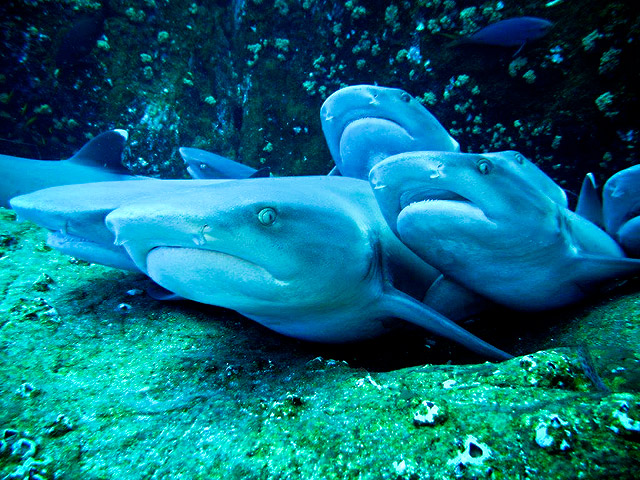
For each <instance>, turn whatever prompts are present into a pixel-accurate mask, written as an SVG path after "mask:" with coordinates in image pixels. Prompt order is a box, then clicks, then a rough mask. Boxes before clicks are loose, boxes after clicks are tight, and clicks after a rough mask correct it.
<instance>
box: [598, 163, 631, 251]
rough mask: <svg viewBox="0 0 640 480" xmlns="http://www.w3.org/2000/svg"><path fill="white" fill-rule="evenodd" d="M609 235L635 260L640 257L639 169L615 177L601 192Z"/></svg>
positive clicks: (626, 170) (627, 170)
mask: <svg viewBox="0 0 640 480" xmlns="http://www.w3.org/2000/svg"><path fill="white" fill-rule="evenodd" d="M602 201H603V202H602V208H603V217H604V224H605V228H606V230H607V232H609V234H611V235H612V236H613V237H614V238H616V239H617V240H618V242H619V243H620V244H621V245H622V247H623V248H624V250H625V251H626V252H627V254H629V255H630V256H633V257H640V165H634V166H632V167H629V168H626V169H624V170H622V171H620V172H618V173H616V174H615V175H613V176H612V177H611V178H610V179H609V180H607V182H606V183H605V184H604V188H603V189H602Z"/></svg>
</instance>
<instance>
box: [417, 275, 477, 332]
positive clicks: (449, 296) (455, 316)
mask: <svg viewBox="0 0 640 480" xmlns="http://www.w3.org/2000/svg"><path fill="white" fill-rule="evenodd" d="M422 302H423V303H424V304H425V305H427V306H428V307H430V308H433V309H434V310H436V311H438V312H440V313H441V314H442V315H444V316H445V317H447V318H449V319H451V320H453V321H454V322H459V321H460V320H463V319H465V318H468V317H470V316H471V315H475V314H477V313H480V312H482V311H483V310H485V309H486V308H487V304H488V303H489V301H488V300H487V299H486V298H484V297H482V296H480V295H478V294H477V293H475V292H472V291H471V290H469V289H468V288H466V287H464V286H462V285H460V284H459V283H457V282H454V281H453V280H451V279H449V278H447V277H445V276H444V275H440V276H439V277H438V278H437V279H436V281H435V282H433V284H432V285H431V286H430V287H429V290H427V293H426V295H425V297H424V300H423V301H422Z"/></svg>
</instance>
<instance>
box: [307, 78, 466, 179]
mask: <svg viewBox="0 0 640 480" xmlns="http://www.w3.org/2000/svg"><path fill="white" fill-rule="evenodd" d="M320 120H321V122H322V130H323V132H324V135H325V139H326V140H327V144H328V146H329V151H330V152H331V156H332V157H333V159H334V162H335V163H336V166H337V167H338V170H340V172H341V173H342V175H344V176H348V177H355V178H361V179H367V178H368V175H369V170H370V169H371V167H372V166H373V165H375V164H376V163H378V162H380V161H382V160H383V159H384V158H386V157H388V156H390V155H394V154H396V153H401V152H407V151H417V150H435V151H459V145H458V142H456V141H455V140H454V139H453V138H452V137H451V136H450V135H449V133H448V132H447V131H446V130H445V129H444V128H443V127H442V125H440V123H439V122H438V120H437V119H436V118H435V117H434V116H433V115H431V113H429V111H428V110H427V109H426V108H424V107H423V106H422V105H421V104H420V103H419V102H418V101H417V100H416V99H415V98H414V97H412V96H411V95H409V94H408V93H407V92H405V91H404V90H400V89H397V88H387V87H378V86H373V85H356V86H351V87H346V88H343V89H341V90H338V91H337V92H335V93H334V94H333V95H331V96H330V97H329V98H327V100H326V101H325V102H324V104H323V105H322V108H321V110H320Z"/></svg>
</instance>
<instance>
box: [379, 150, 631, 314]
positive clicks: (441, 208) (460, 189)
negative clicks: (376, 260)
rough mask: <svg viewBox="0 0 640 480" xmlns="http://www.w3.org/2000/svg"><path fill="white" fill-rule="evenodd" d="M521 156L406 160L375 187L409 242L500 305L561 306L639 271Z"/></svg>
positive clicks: (440, 155) (384, 172)
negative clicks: (516, 159) (614, 280)
mask: <svg viewBox="0 0 640 480" xmlns="http://www.w3.org/2000/svg"><path fill="white" fill-rule="evenodd" d="M515 154H516V152H500V153H493V154H461V153H449V152H412V153H405V154H399V155H396V156H393V157H390V158H388V159H387V160H385V161H383V162H381V163H380V164H378V165H376V166H375V167H374V168H373V169H372V171H371V174H370V181H371V185H372V187H373V189H374V193H375V196H376V199H377V200H378V203H379V204H380V207H381V209H382V211H383V214H384V216H385V218H386V219H387V221H388V222H389V224H390V226H391V227H392V229H393V230H394V231H395V232H397V234H398V236H399V238H400V239H401V240H402V241H403V243H405V244H406V245H407V246H408V247H409V248H411V249H412V250H413V251H414V252H416V253H417V254H418V255H419V256H420V257H421V258H422V259H424V260H425V261H426V262H427V263H429V264H430V265H433V266H434V267H436V268H437V269H438V270H440V271H441V272H442V273H443V275H445V277H447V278H449V279H452V280H453V281H455V282H457V283H459V284H460V285H463V286H464V287H466V288H468V289H470V290H472V291H474V292H477V293H479V294H481V295H483V296H485V297H486V298H489V299H491V300H493V301H494V302H496V303H498V304H501V305H505V306H507V307H511V308H514V309H520V310H544V309H549V308H554V307H560V306H563V305H567V304H570V303H573V302H576V301H579V300H581V299H582V298H584V297H585V296H586V295H587V294H588V293H589V292H591V291H593V290H595V289H596V288H597V287H598V286H599V285H601V284H602V283H604V282H607V281H610V280H612V279H613V278H615V277H622V276H628V275H633V274H635V273H637V272H639V271H640V260H636V259H630V258H626V257H625V255H624V253H623V251H622V249H621V248H620V247H619V246H618V244H617V243H616V242H615V241H614V240H613V239H612V238H611V237H610V236H609V235H608V234H607V233H606V232H604V231H603V230H601V229H599V228H598V227H597V226H595V225H594V224H593V223H591V222H590V221H588V220H586V219H584V218H583V217H581V216H580V215H578V214H576V213H574V212H572V211H570V210H569V209H568V208H566V205H564V203H565V202H564V200H563V195H564V194H562V195H560V194H559V187H557V186H554V185H555V184H554V183H553V182H552V181H551V180H550V179H549V180H548V182H544V181H543V180H544V174H542V172H541V171H540V170H539V169H537V167H536V166H535V165H533V164H532V163H531V162H529V161H528V160H527V161H522V160H523V158H524V157H522V158H521V159H520V161H515V160H514V159H513V157H514V156H515ZM544 184H547V187H546V188H543V185H544Z"/></svg>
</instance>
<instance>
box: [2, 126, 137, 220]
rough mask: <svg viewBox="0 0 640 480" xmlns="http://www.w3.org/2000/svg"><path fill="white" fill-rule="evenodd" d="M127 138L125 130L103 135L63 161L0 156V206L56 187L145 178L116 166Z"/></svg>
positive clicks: (118, 163) (118, 165)
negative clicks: (20, 196)
mask: <svg viewBox="0 0 640 480" xmlns="http://www.w3.org/2000/svg"><path fill="white" fill-rule="evenodd" d="M127 138H128V134H127V132H126V131H125V130H109V131H107V132H103V133H101V134H100V135H98V136H97V137H95V138H93V139H92V140H89V142H87V143H86V144H85V145H84V146H83V147H82V148H81V149H80V150H79V151H78V152H77V153H76V154H75V155H73V156H72V157H71V158H69V159H67V160H34V159H30V158H21V157H12V156H10V155H0V207H5V208H8V207H9V200H10V199H11V198H13V197H17V196H18V195H24V194H26V193H31V192H34V191H36V190H40V189H43V188H48V187H54V186H57V185H69V184H76V183H92V182H105V181H116V180H120V181H121V180H142V179H145V178H146V177H141V176H136V175H132V174H131V173H130V172H128V171H127V170H126V169H125V167H123V166H122V164H121V163H120V162H121V159H122V150H123V148H124V145H125V143H126V141H127Z"/></svg>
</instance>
